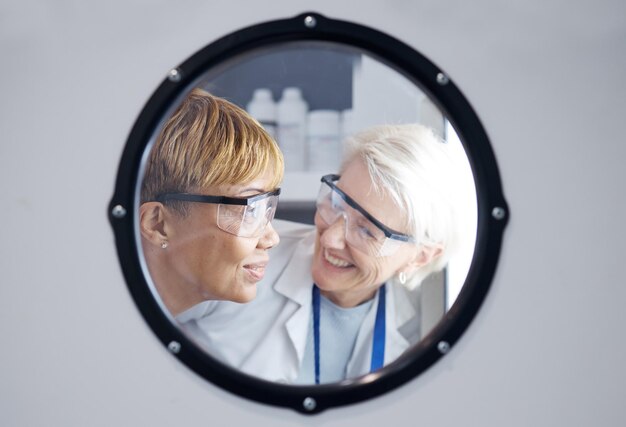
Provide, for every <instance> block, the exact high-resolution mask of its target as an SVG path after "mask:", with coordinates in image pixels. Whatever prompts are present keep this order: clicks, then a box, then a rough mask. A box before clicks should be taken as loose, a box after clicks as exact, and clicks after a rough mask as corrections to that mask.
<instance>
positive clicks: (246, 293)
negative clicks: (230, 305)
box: [230, 285, 256, 304]
mask: <svg viewBox="0 0 626 427" xmlns="http://www.w3.org/2000/svg"><path fill="white" fill-rule="evenodd" d="M252 286H253V287H252V289H250V285H246V286H245V287H244V288H243V290H242V292H238V293H237V294H236V295H233V298H231V299H230V300H231V301H232V302H238V303H240V304H245V303H247V302H250V301H252V300H253V299H254V298H256V285H252Z"/></svg>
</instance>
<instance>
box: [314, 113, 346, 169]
mask: <svg viewBox="0 0 626 427" xmlns="http://www.w3.org/2000/svg"><path fill="white" fill-rule="evenodd" d="M307 129H308V131H307V148H308V150H307V154H308V158H309V170H310V171H315V172H324V173H337V172H338V170H339V164H340V162H341V141H340V125H339V112H338V111H333V110H315V111H311V112H310V113H309V115H308V125H307Z"/></svg>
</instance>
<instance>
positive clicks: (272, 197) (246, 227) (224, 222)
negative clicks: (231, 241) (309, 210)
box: [156, 188, 280, 237]
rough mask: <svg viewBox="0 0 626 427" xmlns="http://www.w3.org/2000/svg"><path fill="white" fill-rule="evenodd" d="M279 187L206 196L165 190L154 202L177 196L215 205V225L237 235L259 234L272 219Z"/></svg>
mask: <svg viewBox="0 0 626 427" xmlns="http://www.w3.org/2000/svg"><path fill="white" fill-rule="evenodd" d="M279 195H280V188H279V189H277V190H274V191H270V192H267V193H262V194H257V195H255V196H250V197H242V198H237V197H226V196H205V195H202V194H189V193H167V194H163V195H161V196H159V197H157V199H156V201H157V202H162V203H163V202H167V201H168V200H180V201H184V202H194V203H211V204H216V205H217V227H218V228H219V229H220V230H223V231H225V232H227V233H230V234H234V235H235V236H239V237H260V236H261V235H262V234H263V232H264V231H265V228H266V227H267V224H269V223H270V222H271V221H272V220H273V219H274V214H275V213H276V208H277V206H278V196H279Z"/></svg>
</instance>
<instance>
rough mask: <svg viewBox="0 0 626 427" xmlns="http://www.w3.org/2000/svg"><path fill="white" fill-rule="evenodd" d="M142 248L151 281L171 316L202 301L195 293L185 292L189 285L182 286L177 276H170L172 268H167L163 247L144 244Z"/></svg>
mask: <svg viewBox="0 0 626 427" xmlns="http://www.w3.org/2000/svg"><path fill="white" fill-rule="evenodd" d="M144 249H145V250H144V254H145V257H146V264H147V265H148V270H149V272H150V277H151V278H152V282H153V283H154V286H155V287H156V289H157V292H158V294H159V297H160V298H161V300H162V301H163V304H165V307H166V308H167V310H168V311H169V312H170V314H171V315H172V316H178V315H179V314H180V313H182V312H183V311H185V310H187V309H189V308H191V307H193V306H194V305H196V304H197V303H199V302H201V301H202V300H201V299H198V298H197V297H196V296H195V295H193V294H191V293H189V292H185V291H186V290H188V289H190V287H189V286H182V285H181V284H180V283H179V281H178V280H177V279H178V278H176V277H172V272H173V271H174V269H172V268H169V263H168V260H167V256H166V254H165V253H163V252H164V250H163V249H161V248H158V249H153V248H150V249H149V248H147V247H146V245H144ZM151 249H152V250H151ZM162 251H163V252H162Z"/></svg>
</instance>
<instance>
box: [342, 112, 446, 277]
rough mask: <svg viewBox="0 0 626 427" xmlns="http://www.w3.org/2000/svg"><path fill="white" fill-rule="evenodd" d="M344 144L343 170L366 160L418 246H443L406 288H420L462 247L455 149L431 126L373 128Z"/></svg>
mask: <svg viewBox="0 0 626 427" xmlns="http://www.w3.org/2000/svg"><path fill="white" fill-rule="evenodd" d="M344 148H345V153H344V160H343V163H342V167H341V170H343V169H345V167H346V166H347V164H348V163H350V162H351V161H353V160H355V159H360V160H361V161H363V162H364V163H365V165H366V166H367V169H368V172H369V175H370V177H371V179H372V187H373V189H374V191H375V192H376V193H378V194H387V195H389V196H390V197H391V198H392V200H393V201H394V203H395V204H396V206H397V207H398V208H399V209H400V210H401V212H404V213H405V218H404V221H405V223H404V226H405V228H406V232H407V233H408V234H410V235H412V236H414V237H415V238H416V239H417V242H418V244H422V245H425V246H439V247H441V249H442V253H441V255H440V256H439V257H437V258H435V259H434V260H433V261H431V262H430V263H429V264H427V265H424V266H422V267H420V268H419V269H418V270H417V271H416V273H415V274H414V275H413V277H409V278H408V280H407V282H406V285H405V286H406V287H407V288H409V289H413V288H415V287H417V286H418V285H419V284H420V283H421V282H422V281H423V280H424V279H425V278H426V277H427V276H428V275H430V274H431V273H434V272H436V271H440V270H441V269H443V268H444V267H445V266H446V264H447V263H448V260H449V258H450V256H451V255H453V253H454V252H455V251H456V249H457V246H458V230H457V215H458V209H457V207H456V203H455V200H454V182H453V181H452V179H451V177H453V176H454V173H453V172H454V168H455V163H454V161H453V158H452V156H451V155H450V153H449V147H448V146H447V144H445V143H444V142H443V141H442V140H441V139H440V138H439V137H437V136H436V135H435V134H434V132H433V131H432V130H431V129H430V128H427V127H425V126H422V125H419V124H405V125H383V126H376V127H373V128H370V129H367V130H365V131H362V132H360V133H357V134H355V135H353V136H352V137H349V138H348V139H347V140H346V142H345V146H344ZM398 231H402V230H398Z"/></svg>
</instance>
